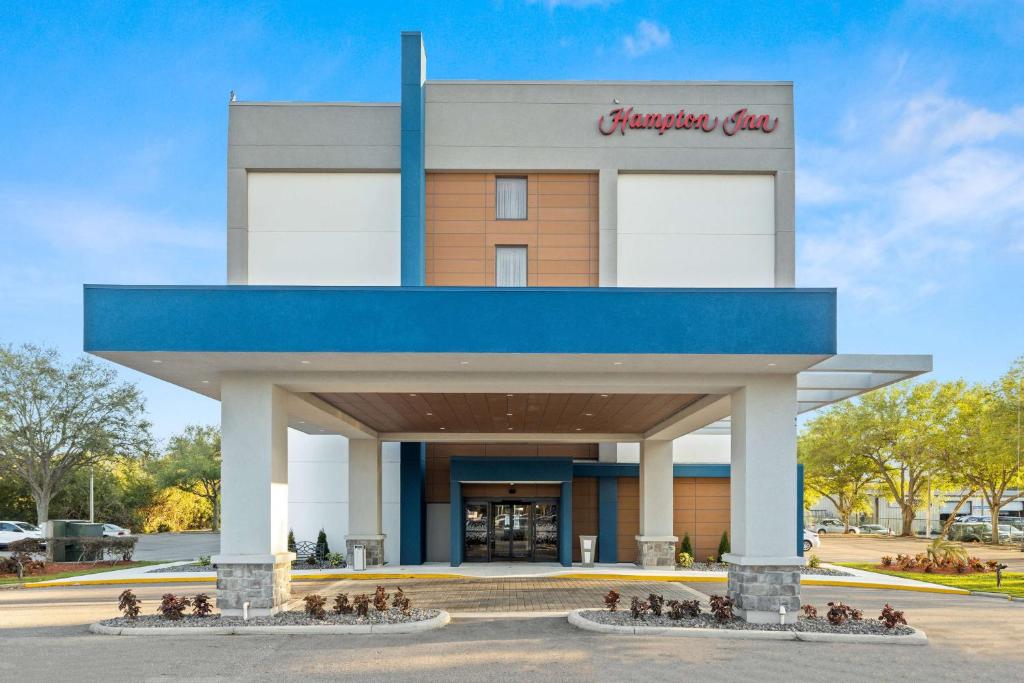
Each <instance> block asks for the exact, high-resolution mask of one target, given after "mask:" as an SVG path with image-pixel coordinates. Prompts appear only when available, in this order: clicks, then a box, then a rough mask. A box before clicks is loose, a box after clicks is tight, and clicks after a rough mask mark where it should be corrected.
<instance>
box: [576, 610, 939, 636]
mask: <svg viewBox="0 0 1024 683" xmlns="http://www.w3.org/2000/svg"><path fill="white" fill-rule="evenodd" d="M583 611H584V610H579V609H577V610H573V611H572V612H570V613H569V623H570V624H572V625H573V626H575V627H576V628H579V629H582V630H584V631H593V632H595V633H608V634H616V635H628V636H675V637H678V638H724V639H727V640H728V639H733V640H736V639H743V640H794V641H804V642H811V643H867V644H876V645H927V644H928V636H927V635H925V632H924V631H922V630H920V629H914V632H913V633H911V634H910V635H906V636H885V635H880V636H873V635H866V634H863V633H814V632H804V631H754V630H751V631H745V630H739V629H736V630H731V629H717V628H685V627H680V626H667V627H657V626H617V625H614V624H598V623H596V622H594V621H591V620H590V619H587V618H586V617H584V616H583V615H582V614H581V612H583Z"/></svg>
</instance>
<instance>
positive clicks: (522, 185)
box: [494, 177, 526, 221]
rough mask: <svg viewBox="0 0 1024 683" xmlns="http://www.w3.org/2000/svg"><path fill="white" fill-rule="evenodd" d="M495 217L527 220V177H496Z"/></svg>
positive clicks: (500, 219)
mask: <svg viewBox="0 0 1024 683" xmlns="http://www.w3.org/2000/svg"><path fill="white" fill-rule="evenodd" d="M494 188H495V193H496V194H495V198H494V217H495V218H496V219H498V220H499V221H522V220H526V178H502V177H498V178H495V183H494Z"/></svg>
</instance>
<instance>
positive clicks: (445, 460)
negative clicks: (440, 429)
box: [425, 443, 597, 503]
mask: <svg viewBox="0 0 1024 683" xmlns="http://www.w3.org/2000/svg"><path fill="white" fill-rule="evenodd" d="M467 455H468V456H489V457H502V458H509V457H524V458H537V457H541V458H544V457H551V458H572V459H573V460H597V444H596V443H576V444H568V443H567V444H557V443H553V444H545V443H540V444H530V443H526V444H517V443H431V444H427V474H426V478H425V489H426V494H425V499H426V502H428V503H448V502H451V481H450V479H451V467H450V465H449V459H450V458H451V457H452V456H467ZM516 488H517V489H519V488H520V487H519V486H517V487H516ZM506 495H507V488H506ZM517 495H525V494H517ZM555 495H556V496H557V495H559V494H557V493H556V494H555Z"/></svg>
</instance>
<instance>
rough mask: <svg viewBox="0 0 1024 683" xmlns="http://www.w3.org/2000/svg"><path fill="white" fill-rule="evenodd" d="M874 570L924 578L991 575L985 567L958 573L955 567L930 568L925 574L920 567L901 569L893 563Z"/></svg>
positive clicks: (968, 568)
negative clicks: (935, 575)
mask: <svg viewBox="0 0 1024 683" xmlns="http://www.w3.org/2000/svg"><path fill="white" fill-rule="evenodd" d="M875 569H878V570H880V571H883V572H906V573H908V574H922V575H924V576H927V575H928V574H945V575H948V576H968V575H970V574H992V573H993V572H992V571H990V570H989V569H988V568H987V567H986V568H985V569H982V570H979V571H975V570H973V569H971V568H970V567H967V568H966V569H964V570H963V571H962V572H958V571H957V570H956V568H955V567H935V566H932V570H931V571H930V572H926V571H924V570H923V569H921V568H920V567H909V568H907V569H903V568H902V567H900V566H898V565H897V564H896V563H895V562H894V563H893V564H891V565H889V566H888V567H886V566H885V565H884V564H876V565H875Z"/></svg>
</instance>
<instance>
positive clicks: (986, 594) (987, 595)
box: [971, 591, 1021, 602]
mask: <svg viewBox="0 0 1024 683" xmlns="http://www.w3.org/2000/svg"><path fill="white" fill-rule="evenodd" d="M971 595H976V596H978V597H979V598H996V599H997V600H1006V601H1008V602H1009V601H1011V600H1020V599H1021V598H1014V597H1013V596H1012V595H1010V594H1009V593H990V592H988V591H971Z"/></svg>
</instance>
